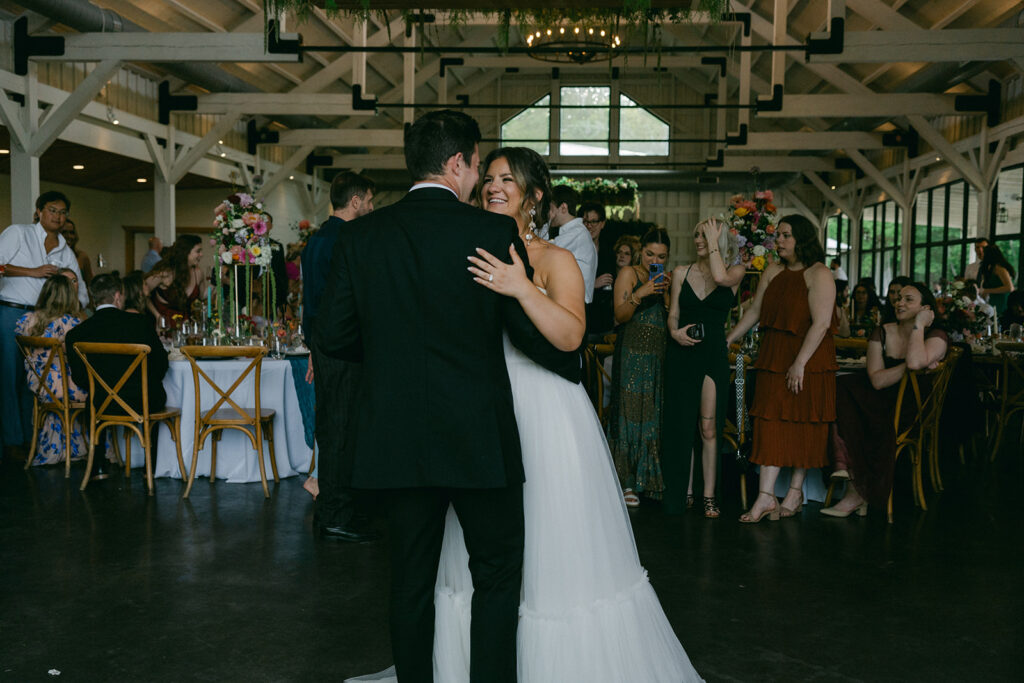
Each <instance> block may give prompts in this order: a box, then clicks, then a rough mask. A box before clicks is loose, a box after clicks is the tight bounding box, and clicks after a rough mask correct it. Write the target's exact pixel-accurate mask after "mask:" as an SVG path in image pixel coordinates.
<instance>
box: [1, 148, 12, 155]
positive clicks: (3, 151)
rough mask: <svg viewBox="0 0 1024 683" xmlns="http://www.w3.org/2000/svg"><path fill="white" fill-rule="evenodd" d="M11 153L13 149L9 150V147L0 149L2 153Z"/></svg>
mask: <svg viewBox="0 0 1024 683" xmlns="http://www.w3.org/2000/svg"><path fill="white" fill-rule="evenodd" d="M10 153H11V150H9V149H0V154H10Z"/></svg>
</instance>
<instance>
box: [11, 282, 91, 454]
mask: <svg viewBox="0 0 1024 683" xmlns="http://www.w3.org/2000/svg"><path fill="white" fill-rule="evenodd" d="M72 277H74V273H71V275H70V276H66V275H63V274H59V273H58V274H57V275H51V276H50V277H49V278H47V280H46V282H45V283H44V284H43V289H42V291H41V292H40V293H39V301H37V302H36V310H34V311H29V312H28V313H26V314H25V315H23V316H21V318H20V319H19V320H18V322H17V324H16V325H15V326H14V331H15V333H16V334H19V335H24V336H27V337H49V338H51V339H60V340H61V341H64V335H66V334H67V333H68V330H70V329H71V328H72V327H74V326H75V325H77V324H78V323H80V322H81V321H82V319H81V315H82V310H81V306H80V304H79V303H78V283H77V282H73V281H72V279H71V278H72ZM47 355H48V353H47V352H46V351H44V350H43V349H37V350H35V351H33V352H32V354H31V356H30V357H29V358H27V359H25V369H26V375H27V378H28V388H29V390H30V391H32V392H34V393H35V394H36V396H38V397H39V398H40V399H43V400H48V399H49V395H48V394H47V393H46V392H45V391H44V390H43V388H42V387H41V386H40V384H39V373H41V372H42V371H43V366H44V365H45V364H46V358H47ZM33 371H34V372H33ZM45 379H46V386H47V387H48V388H49V389H50V391H52V392H53V393H54V395H55V396H56V397H57V398H61V397H62V396H63V395H64V386H63V383H62V381H61V377H60V367H59V366H58V364H57V363H56V361H55V362H54V363H53V365H51V366H50V370H49V373H48V374H47V375H46V378H45ZM68 393H69V394H70V395H71V396H70V398H71V400H72V401H84V400H85V397H86V392H85V391H83V390H81V389H79V388H78V386H77V385H76V384H75V383H74V382H73V381H72V380H71V378H70V377H68ZM85 453H86V444H85V437H84V436H83V434H82V426H81V425H80V424H78V423H77V422H75V424H74V427H73V432H72V435H71V459H72V460H76V459H78V458H81V457H82V456H84V455H85ZM59 462H64V428H63V427H62V426H61V423H60V420H58V419H57V416H56V415H54V414H53V413H48V414H47V415H46V416H45V417H44V419H43V424H42V427H40V429H39V439H38V442H37V446H36V457H35V459H34V460H33V461H32V464H33V465H52V464H55V463H59Z"/></svg>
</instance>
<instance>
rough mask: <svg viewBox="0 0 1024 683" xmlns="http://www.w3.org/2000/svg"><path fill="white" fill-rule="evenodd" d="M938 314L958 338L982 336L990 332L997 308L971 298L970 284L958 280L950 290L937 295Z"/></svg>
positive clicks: (950, 286)
mask: <svg viewBox="0 0 1024 683" xmlns="http://www.w3.org/2000/svg"><path fill="white" fill-rule="evenodd" d="M935 304H936V306H937V307H938V310H937V311H936V312H935V313H936V315H937V316H938V317H939V319H940V320H942V321H943V322H944V323H945V327H946V329H947V330H948V331H949V332H950V334H951V335H952V336H953V337H954V339H957V338H961V339H963V338H969V337H980V336H982V335H984V334H986V333H987V332H988V329H989V326H990V325H992V323H993V322H994V318H995V309H994V308H992V306H990V305H989V304H987V303H985V302H983V301H978V300H976V299H972V298H971V292H970V291H969V288H968V285H967V284H966V283H964V282H961V281H959V280H956V281H954V282H951V283H950V285H949V292H948V293H947V294H944V295H940V296H938V297H936V299H935Z"/></svg>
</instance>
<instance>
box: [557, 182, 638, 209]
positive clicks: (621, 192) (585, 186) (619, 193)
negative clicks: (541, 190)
mask: <svg viewBox="0 0 1024 683" xmlns="http://www.w3.org/2000/svg"><path fill="white" fill-rule="evenodd" d="M551 184H552V185H568V186H569V187H571V188H572V189H574V190H576V191H577V192H579V193H580V199H581V200H582V201H584V202H597V203H599V204H604V205H605V206H607V207H616V206H629V207H635V206H636V204H637V201H638V200H639V199H640V192H639V191H638V189H637V188H638V186H637V184H636V181H635V180H626V179H624V178H616V179H615V180H611V179H605V178H587V179H586V180H577V179H576V178H566V177H562V178H555V179H554V180H552V181H551Z"/></svg>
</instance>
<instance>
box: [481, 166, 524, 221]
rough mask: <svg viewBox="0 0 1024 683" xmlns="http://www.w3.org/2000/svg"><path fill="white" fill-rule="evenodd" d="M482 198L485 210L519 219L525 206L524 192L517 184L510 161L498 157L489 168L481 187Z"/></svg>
mask: <svg viewBox="0 0 1024 683" xmlns="http://www.w3.org/2000/svg"><path fill="white" fill-rule="evenodd" d="M480 196H481V197H483V199H484V206H485V208H486V209H487V210H488V211H490V212H492V213H501V214H505V215H506V216H512V217H513V218H518V217H519V213H520V212H521V207H522V206H523V192H522V190H520V189H519V185H518V184H517V183H516V179H515V176H513V175H512V169H511V168H509V165H508V160H507V159H505V158H504V157H498V158H497V159H495V160H494V161H492V162H491V165H490V166H488V167H487V172H486V173H485V174H484V179H483V182H482V184H481V186H480Z"/></svg>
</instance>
